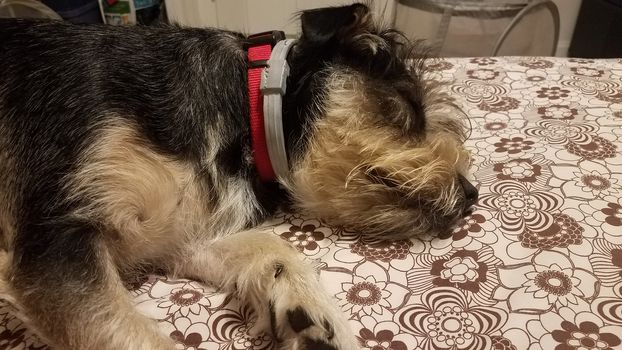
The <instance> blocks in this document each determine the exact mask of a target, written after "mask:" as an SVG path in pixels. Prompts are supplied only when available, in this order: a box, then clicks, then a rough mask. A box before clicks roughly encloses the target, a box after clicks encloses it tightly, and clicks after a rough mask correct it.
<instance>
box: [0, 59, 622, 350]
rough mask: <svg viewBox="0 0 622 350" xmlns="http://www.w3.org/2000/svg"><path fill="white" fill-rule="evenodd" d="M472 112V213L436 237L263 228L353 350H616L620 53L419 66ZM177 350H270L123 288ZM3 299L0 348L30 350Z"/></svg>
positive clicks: (144, 288) (191, 296) (189, 309)
mask: <svg viewBox="0 0 622 350" xmlns="http://www.w3.org/2000/svg"><path fill="white" fill-rule="evenodd" d="M430 69H431V71H432V72H431V75H432V77H433V78H434V79H439V80H440V79H442V80H445V81H448V82H450V85H448V88H447V89H448V90H449V91H450V92H451V93H452V95H453V96H454V98H455V99H456V102H458V103H459V104H461V105H462V106H463V109H464V111H465V112H466V113H467V114H468V115H469V116H470V118H471V123H472V129H473V130H472V133H471V136H470V139H469V141H468V147H469V148H470V149H471V150H473V158H474V169H473V170H474V176H475V182H476V183H477V184H478V187H479V190H480V200H479V203H478V206H477V210H476V211H475V212H474V213H473V214H472V215H470V216H469V217H467V218H465V219H464V220H463V221H462V222H461V223H460V224H459V225H458V226H457V227H456V228H455V229H454V234H453V237H452V238H450V239H446V240H439V239H427V238H421V239H417V240H412V241H409V240H404V241H398V242H390V243H386V242H378V241H373V240H368V239H366V238H365V237H361V236H359V235H358V234H357V233H354V232H346V231H344V230H342V229H339V228H331V227H328V226H326V225H325V224H323V223H322V222H320V221H318V220H315V219H312V218H306V217H304V216H300V215H279V216H277V217H276V218H275V219H274V234H275V235H279V236H280V237H281V238H282V239H284V240H287V241H289V242H290V243H291V244H292V245H294V246H295V247H296V248H297V249H298V250H299V251H300V253H301V254H304V255H305V256H306V257H308V258H309V259H313V260H316V263H317V264H318V266H319V267H320V269H321V275H320V276H321V279H322V282H323V283H324V285H325V286H326V288H327V289H328V290H329V291H330V293H331V294H333V295H334V296H335V302H336V303H338V304H339V305H340V306H341V307H342V309H343V312H345V313H346V314H348V315H351V323H352V328H353V330H354V331H355V332H356V334H358V336H359V337H360V340H361V344H362V348H365V349H373V350H381V349H394V350H406V349H471V350H479V349H507V350H510V349H517V350H520V349H532V350H553V349H555V350H570V349H577V350H579V349H581V350H583V349H603V350H604V349H622V345H621V343H622V341H621V339H622V152H621V150H622V60H583V59H558V58H518V57H516V58H472V59H471V58H467V59H447V60H440V61H434V62H431V63H430ZM131 293H132V294H133V295H134V296H135V300H136V305H137V307H138V308H139V309H140V310H141V311H143V312H144V313H146V314H147V315H149V316H151V317H153V318H154V319H157V320H158V321H159V324H160V326H161V329H162V331H163V332H165V333H166V334H169V335H170V336H171V337H173V338H174V339H176V341H177V343H178V348H179V349H208V350H211V349H214V350H215V349H231V350H239V349H255V350H259V349H270V348H271V347H272V343H271V339H270V337H269V336H268V335H265V336H261V337H258V338H252V337H249V336H248V335H247V330H248V327H249V325H250V324H252V323H253V322H254V318H255V316H254V315H253V314H252V312H251V310H249V309H248V308H247V307H245V306H244V305H243V304H241V303H240V302H239V301H238V300H236V299H235V298H232V297H229V296H227V295H223V294H218V293H215V292H214V290H213V289H211V288H209V287H206V286H204V285H201V284H199V283H197V282H192V281H186V280H171V279H167V278H164V277H159V276H151V277H150V278H149V280H148V281H146V282H145V283H144V284H142V285H140V286H138V287H137V288H136V289H135V290H133V291H131ZM3 305H4V306H3V307H2V308H1V309H0V349H7V348H16V349H22V348H27V349H41V348H43V347H44V346H43V345H41V344H40V343H38V342H37V340H36V338H35V337H34V336H32V335H31V333H30V332H28V331H27V330H25V329H24V327H23V326H22V325H21V323H20V322H19V321H18V320H17V319H16V318H15V317H14V316H12V314H11V313H10V307H8V306H7V305H6V304H3Z"/></svg>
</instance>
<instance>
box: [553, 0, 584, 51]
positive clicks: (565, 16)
mask: <svg viewBox="0 0 622 350" xmlns="http://www.w3.org/2000/svg"><path fill="white" fill-rule="evenodd" d="M553 2H554V3H555V5H557V9H558V10H559V22H560V23H559V42H558V44H557V52H556V55H557V56H567V55H568V48H569V47H570V41H571V40H572V33H573V31H574V26H575V23H576V22H577V15H578V14H579V8H580V7H581V0H553Z"/></svg>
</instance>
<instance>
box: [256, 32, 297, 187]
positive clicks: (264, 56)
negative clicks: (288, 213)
mask: <svg viewBox="0 0 622 350" xmlns="http://www.w3.org/2000/svg"><path fill="white" fill-rule="evenodd" d="M294 42H295V40H292V39H285V35H284V34H283V33H282V32H276V31H273V32H265V33H260V34H256V35H251V36H249V38H248V39H247V44H246V49H247V54H248V70H247V72H248V100H249V114H250V116H249V117H250V124H249V125H250V131H251V144H252V148H253V157H254V161H255V167H256V169H257V172H258V175H259V177H260V179H261V180H262V181H263V182H273V181H276V180H278V179H285V178H287V177H288V174H289V162H288V154H287V147H286V140H285V134H286V133H285V132H284V130H283V129H284V126H283V120H282V119H283V97H284V96H285V92H286V88H287V77H288V75H289V66H288V63H287V56H288V52H289V50H290V48H291V47H292V45H293V44H294Z"/></svg>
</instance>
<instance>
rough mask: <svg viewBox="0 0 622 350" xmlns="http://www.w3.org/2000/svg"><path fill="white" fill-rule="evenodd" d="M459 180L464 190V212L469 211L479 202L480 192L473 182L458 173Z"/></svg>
mask: <svg viewBox="0 0 622 350" xmlns="http://www.w3.org/2000/svg"><path fill="white" fill-rule="evenodd" d="M458 181H459V182H460V186H462V190H463V191H464V212H467V211H468V210H469V208H471V207H472V206H473V205H475V203H477V199H478V198H479V192H478V191H477V188H476V187H475V186H473V184H472V183H470V182H469V180H467V179H466V178H465V177H464V176H462V175H458Z"/></svg>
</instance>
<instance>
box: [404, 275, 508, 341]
mask: <svg viewBox="0 0 622 350" xmlns="http://www.w3.org/2000/svg"><path fill="white" fill-rule="evenodd" d="M396 320H397V322H398V323H399V324H400V326H401V327H402V328H403V329H405V330H407V331H408V332H410V333H412V334H414V335H415V336H418V337H423V338H424V340H423V342H422V343H421V344H420V345H421V349H423V350H432V349H446V350H457V349H471V350H488V349H492V339H491V337H490V336H491V334H492V333H495V332H496V331H497V330H499V329H500V328H501V327H502V326H503V325H504V324H505V322H506V321H507V314H506V312H505V311H503V310H502V309H496V308H492V307H486V306H474V305H469V303H468V301H467V298H466V297H465V296H464V294H462V293H461V292H460V291H459V290H458V289H454V288H448V287H440V288H433V289H430V290H428V291H427V292H426V293H424V294H423V295H422V296H421V303H420V304H419V303H417V304H412V305H409V306H408V307H406V308H404V309H402V310H400V311H399V313H398V314H397V315H396Z"/></svg>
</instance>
